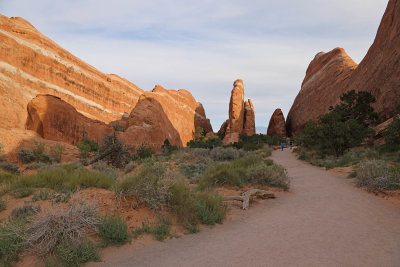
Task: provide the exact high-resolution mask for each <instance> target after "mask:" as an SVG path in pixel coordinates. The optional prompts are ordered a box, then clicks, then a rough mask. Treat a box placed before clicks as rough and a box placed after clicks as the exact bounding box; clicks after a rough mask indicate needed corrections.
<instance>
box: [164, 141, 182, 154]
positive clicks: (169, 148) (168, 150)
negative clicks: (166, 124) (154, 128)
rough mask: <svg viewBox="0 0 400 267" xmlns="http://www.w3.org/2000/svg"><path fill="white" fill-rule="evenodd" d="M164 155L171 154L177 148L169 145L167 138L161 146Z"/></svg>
mask: <svg viewBox="0 0 400 267" xmlns="http://www.w3.org/2000/svg"><path fill="white" fill-rule="evenodd" d="M161 149H162V151H163V154H164V155H170V154H171V153H172V152H174V151H176V150H178V147H177V146H173V145H171V143H170V142H169V140H168V138H167V139H165V140H164V144H163V145H162V146H161Z"/></svg>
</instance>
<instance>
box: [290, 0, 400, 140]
mask: <svg viewBox="0 0 400 267" xmlns="http://www.w3.org/2000/svg"><path fill="white" fill-rule="evenodd" d="M353 89H354V90H356V91H368V92H370V93H372V95H374V96H375V98H376V100H377V101H376V103H375V104H374V105H373V107H374V108H375V110H376V111H377V112H378V113H379V115H380V116H381V117H382V118H386V119H387V118H390V117H392V116H393V115H394V114H395V110H396V109H395V107H396V105H398V104H399V103H400V0H390V1H389V3H388V6H387V8H386V11H385V14H384V16H383V18H382V21H381V24H380V26H379V29H378V32H377V35H376V38H375V40H374V43H373V44H372V46H371V47H370V49H369V50H368V53H367V55H366V56H365V57H364V59H363V60H362V61H361V63H360V65H358V67H357V65H356V64H355V63H354V62H353V61H352V60H351V59H350V58H349V57H348V56H347V55H346V54H345V53H344V51H343V50H341V49H334V50H332V51H331V52H329V53H327V54H321V53H319V54H317V56H316V58H315V59H314V60H313V61H312V62H311V64H310V66H309V67H308V70H307V74H306V78H305V79H304V82H303V84H302V88H301V90H300V92H299V94H298V95H297V97H296V99H295V101H294V103H293V106H292V108H291V109H290V111H289V114H288V117H287V123H286V127H287V130H288V133H289V134H290V133H291V132H296V131H299V130H301V129H302V127H303V126H304V124H305V123H306V122H307V121H308V120H310V119H316V118H317V117H318V116H319V115H321V114H323V113H326V112H327V111H328V108H329V106H330V105H335V104H337V103H338V102H339V97H340V95H341V94H342V93H344V92H347V91H349V90H353Z"/></svg>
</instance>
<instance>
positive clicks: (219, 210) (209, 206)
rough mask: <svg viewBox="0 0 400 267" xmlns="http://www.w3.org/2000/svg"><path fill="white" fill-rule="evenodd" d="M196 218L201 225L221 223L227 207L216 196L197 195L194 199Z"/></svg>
mask: <svg viewBox="0 0 400 267" xmlns="http://www.w3.org/2000/svg"><path fill="white" fill-rule="evenodd" d="M195 206H196V213H197V218H198V219H199V221H200V222H201V223H203V224H208V225H213V224H215V223H222V221H223V219H224V218H225V216H226V213H227V209H228V208H227V205H226V204H225V203H224V202H223V199H222V197H221V196H219V195H216V194H209V193H205V194H197V195H196V199H195Z"/></svg>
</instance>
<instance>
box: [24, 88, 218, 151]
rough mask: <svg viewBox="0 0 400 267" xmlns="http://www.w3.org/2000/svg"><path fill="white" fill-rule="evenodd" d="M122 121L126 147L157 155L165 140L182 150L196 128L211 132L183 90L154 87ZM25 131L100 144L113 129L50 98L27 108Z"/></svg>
mask: <svg viewBox="0 0 400 267" xmlns="http://www.w3.org/2000/svg"><path fill="white" fill-rule="evenodd" d="M121 121H125V125H126V126H125V127H123V124H122V123H118V124H117V125H120V126H121V127H122V128H123V129H125V132H120V131H117V132H116V133H117V135H118V137H119V138H120V139H121V140H122V141H123V142H124V143H125V144H126V145H128V146H131V147H138V146H139V145H141V144H142V143H145V144H147V145H148V146H150V147H151V148H152V149H154V150H155V151H160V149H161V146H162V145H163V143H164V140H165V139H167V138H168V139H169V141H170V142H171V144H172V145H177V146H185V145H186V143H187V142H188V141H190V140H192V138H193V132H194V131H195V129H196V127H198V126H200V127H203V129H205V131H206V132H212V127H211V124H210V121H209V120H208V119H207V118H206V116H205V112H204V109H203V106H202V105H201V104H200V103H198V102H196V101H195V99H194V98H193V96H192V95H191V94H190V93H189V92H188V91H186V90H178V91H175V90H166V89H164V88H162V87H161V86H157V87H156V88H154V89H153V91H152V92H145V93H144V94H143V95H142V96H141V97H140V99H139V102H138V103H137V105H136V106H135V108H134V109H133V110H132V112H131V114H130V115H129V117H128V118H125V119H123V120H121ZM26 128H27V129H28V130H32V131H35V132H37V133H38V134H39V135H40V136H41V137H42V138H45V139H49V140H54V141H62V142H66V143H70V144H75V145H76V144H77V143H79V142H80V141H81V140H82V139H83V138H84V137H88V138H90V139H92V140H94V141H96V142H98V143H102V141H103V138H104V135H112V134H113V133H114V129H113V127H111V126H110V125H107V124H105V123H103V122H101V121H98V120H93V119H90V118H87V117H85V116H84V115H82V114H81V113H79V112H78V111H77V110H76V109H75V108H74V107H73V106H71V105H70V104H68V103H66V102H65V101H63V100H61V99H60V98H59V97H55V96H52V95H39V96H37V97H36V98H34V99H33V100H31V101H30V102H29V104H28V119H27V122H26Z"/></svg>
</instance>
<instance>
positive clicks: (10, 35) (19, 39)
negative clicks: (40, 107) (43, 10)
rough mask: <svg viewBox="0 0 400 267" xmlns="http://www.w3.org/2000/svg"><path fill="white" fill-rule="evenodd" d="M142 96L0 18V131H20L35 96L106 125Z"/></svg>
mask: <svg viewBox="0 0 400 267" xmlns="http://www.w3.org/2000/svg"><path fill="white" fill-rule="evenodd" d="M142 92H143V91H142V90H141V89H140V88H138V87H137V86H136V85H134V84H133V83H131V82H129V81H127V80H125V79H122V78H120V77H118V76H117V75H113V74H111V75H107V74H104V73H102V72H100V71H98V70H97V69H95V68H94V67H92V66H90V65H89V64H87V63H85V62H83V61H82V60H80V59H79V58H77V57H75V56H73V55H72V54H71V53H69V52H68V51H66V50H64V49H63V48H61V47H60V46H59V45H57V44H56V43H54V42H53V41H52V40H50V39H49V38H47V37H46V36H44V35H43V34H41V33H40V32H39V31H38V30H36V29H35V28H34V27H33V26H32V25H31V24H30V23H29V22H27V21H26V20H24V19H22V18H8V17H6V16H2V15H0V109H1V111H2V112H0V127H2V128H20V129H23V128H24V126H25V121H26V118H27V112H26V108H27V105H28V102H29V101H30V100H31V99H33V98H34V97H35V96H36V95H38V94H51V95H55V96H57V97H60V98H61V99H62V100H64V101H66V102H67V103H69V104H71V105H72V106H74V107H75V108H76V109H77V110H78V111H79V112H80V113H82V114H84V115H85V116H87V117H90V118H92V119H98V120H101V121H103V122H106V123H108V122H110V121H113V120H117V119H120V118H121V115H122V114H123V113H124V112H127V113H129V112H130V111H131V110H132V108H133V107H134V106H135V105H136V103H137V101H138V99H139V96H140V95H141V94H142ZM10 114H12V116H10Z"/></svg>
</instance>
